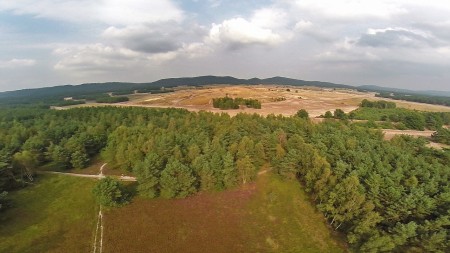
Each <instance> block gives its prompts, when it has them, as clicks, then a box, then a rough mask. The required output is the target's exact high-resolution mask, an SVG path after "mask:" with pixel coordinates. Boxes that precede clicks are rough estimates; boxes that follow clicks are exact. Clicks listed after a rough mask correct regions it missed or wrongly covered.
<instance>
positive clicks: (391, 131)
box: [383, 129, 435, 140]
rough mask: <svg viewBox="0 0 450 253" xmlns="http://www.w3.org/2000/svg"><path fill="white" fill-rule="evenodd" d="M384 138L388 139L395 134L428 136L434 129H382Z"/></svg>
mask: <svg viewBox="0 0 450 253" xmlns="http://www.w3.org/2000/svg"><path fill="white" fill-rule="evenodd" d="M383 133H384V138H385V139H386V140H390V139H392V138H394V136H396V135H401V134H404V135H410V136H414V137H419V136H421V137H426V138H430V137H431V135H432V134H434V133H435V131H417V130H394V129H383Z"/></svg>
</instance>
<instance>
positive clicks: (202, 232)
mask: <svg viewBox="0 0 450 253" xmlns="http://www.w3.org/2000/svg"><path fill="white" fill-rule="evenodd" d="M104 222H105V224H104V225H105V240H104V252H218V253H220V252H224V253H229V252H345V251H346V249H345V246H344V245H343V244H342V243H341V242H340V239H337V238H336V237H335V235H334V234H333V232H332V230H330V229H329V228H328V227H327V225H326V223H325V220H324V217H323V215H321V214H320V213H318V212H317V211H316V210H315V208H314V207H313V206H311V204H310V203H309V201H308V198H307V196H306V194H305V192H304V191H303V190H302V189H301V186H300V185H299V183H298V182H295V181H286V182H284V181H282V180H280V179H278V178H277V177H276V176H274V175H272V174H271V173H266V174H264V175H261V176H259V179H258V181H257V182H256V183H253V184H249V185H247V186H245V187H242V188H239V189H235V190H228V191H224V192H215V193H205V192H203V193H200V194H198V195H196V196H192V197H189V198H186V199H175V200H164V199H156V200H147V199H140V198H137V199H135V200H134V201H133V203H131V204H130V205H128V206H125V207H123V208H120V209H112V210H109V211H107V212H106V214H105V217H104Z"/></svg>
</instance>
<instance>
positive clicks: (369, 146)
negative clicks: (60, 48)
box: [0, 107, 450, 252]
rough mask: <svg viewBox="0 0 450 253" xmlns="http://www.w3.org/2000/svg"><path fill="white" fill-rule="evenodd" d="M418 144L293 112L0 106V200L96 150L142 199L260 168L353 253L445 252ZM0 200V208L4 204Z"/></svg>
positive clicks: (241, 178) (430, 167)
mask: <svg viewBox="0 0 450 253" xmlns="http://www.w3.org/2000/svg"><path fill="white" fill-rule="evenodd" d="M424 144H425V143H424V141H423V140H422V139H414V138H409V137H396V138H394V139H393V140H392V141H390V142H388V141H384V140H383V138H382V133H381V132H380V131H378V130H373V129H369V128H367V127H362V126H358V125H355V124H350V123H348V122H339V121H338V122H334V121H326V122H324V123H321V124H312V123H311V122H310V121H308V120H307V119H305V118H301V117H299V116H293V117H282V116H274V115H269V116H267V117H262V116H259V115H256V114H255V115H248V114H238V115H237V116H235V117H230V116H229V115H227V114H213V113H209V112H199V113H193V112H188V111H186V110H180V109H145V108H112V107H104V108H78V109H71V110H65V111H53V110H44V109H5V110H2V111H1V112H0V173H1V174H0V176H1V178H0V179H1V181H0V192H3V191H5V192H6V191H11V190H14V189H17V188H20V187H26V185H27V184H29V183H30V175H31V176H32V174H33V171H34V170H35V169H36V168H38V167H41V168H42V167H44V168H59V169H68V168H83V167H85V166H86V165H87V164H88V163H89V160H90V159H91V158H92V157H94V156H96V155H98V154H99V153H101V155H102V157H103V159H104V160H105V162H108V163H109V164H110V165H111V166H113V167H116V168H118V169H122V170H126V171H131V172H133V173H134V174H135V176H136V177H137V179H138V192H139V194H140V195H142V196H145V197H149V198H154V197H163V198H182V197H185V196H188V195H191V194H194V193H195V192H197V191H202V190H206V191H212V190H223V189H227V188H232V187H235V186H238V185H241V184H246V183H248V182H250V181H252V180H254V178H255V177H256V174H257V172H258V170H259V169H260V168H261V167H262V166H269V167H270V168H272V169H273V170H274V171H275V173H278V174H280V175H282V176H283V177H284V178H286V180H299V181H300V182H301V183H302V185H303V187H304V188H305V189H306V191H308V192H309V194H310V196H311V201H312V202H313V203H314V204H315V205H316V206H317V208H318V209H319V210H320V211H321V212H323V214H324V215H325V217H326V219H327V221H328V223H329V224H330V226H331V227H332V228H333V229H336V230H338V231H341V232H343V233H345V234H346V236H347V241H348V242H349V243H350V245H351V247H352V248H353V249H355V250H356V251H358V252H386V251H395V252H405V251H407V250H416V251H419V252H420V251H428V252H448V251H449V250H450V245H449V241H450V240H449V239H450V237H449V236H450V234H449V233H450V211H449V210H450V185H449V175H450V167H449V164H450V151H448V150H447V151H446V150H444V151H437V150H433V149H429V148H426V147H425V145H424ZM5 198H6V199H7V196H6V194H5V193H4V194H2V195H1V196H0V201H1V202H0V203H5V204H6V205H5V206H7V205H8V201H7V202H5V201H4V199H5ZM9 201H10V202H9V203H14V200H13V199H12V200H9ZM5 206H3V207H5ZM0 215H1V213H0Z"/></svg>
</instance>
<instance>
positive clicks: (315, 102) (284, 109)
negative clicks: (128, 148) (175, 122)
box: [124, 85, 373, 117]
mask: <svg viewBox="0 0 450 253" xmlns="http://www.w3.org/2000/svg"><path fill="white" fill-rule="evenodd" d="M288 89H289V90H288ZM224 96H229V97H233V98H235V97H242V98H254V99H258V100H260V101H261V103H262V109H250V108H242V109H238V110H220V109H216V108H213V106H212V99H213V98H218V97H224ZM371 97H373V94H371V93H361V92H357V91H352V90H344V89H342V90H341V89H339V90H333V89H321V88H315V87H310V88H305V87H302V88H298V87H288V86H275V85H258V86H210V87H205V88H197V89H192V88H191V89H181V90H177V91H176V92H174V93H167V94H155V95H152V94H147V95H140V96H135V97H133V98H132V99H131V101H130V102H127V103H124V104H126V105H131V106H145V107H175V108H185V109H188V110H190V111H200V110H205V111H211V112H226V113H228V114H230V115H232V116H233V115H236V114H238V113H240V112H245V113H258V114H261V115H269V114H276V115H278V114H282V115H285V116H290V115H293V114H295V113H296V112H297V111H298V110H300V109H305V110H307V111H308V112H309V114H310V116H311V117H317V116H320V115H321V114H324V113H325V112H326V111H334V110H335V109H337V108H340V109H342V110H344V111H345V112H350V111H352V110H354V109H356V108H357V107H358V104H359V103H360V102H361V100H362V99H364V98H371ZM279 99H280V100H281V99H284V100H283V101H277V100H279Z"/></svg>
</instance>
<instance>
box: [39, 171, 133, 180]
mask: <svg viewBox="0 0 450 253" xmlns="http://www.w3.org/2000/svg"><path fill="white" fill-rule="evenodd" d="M40 173H45V174H56V175H66V176H72V177H87V178H97V179H102V178H105V177H106V176H105V175H104V174H98V175H88V174H77V173H67V172H57V171H41V172H40ZM110 177H112V178H114V179H117V180H120V181H130V182H135V181H137V180H136V178H135V177H130V176H110Z"/></svg>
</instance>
